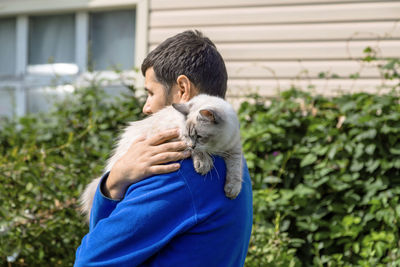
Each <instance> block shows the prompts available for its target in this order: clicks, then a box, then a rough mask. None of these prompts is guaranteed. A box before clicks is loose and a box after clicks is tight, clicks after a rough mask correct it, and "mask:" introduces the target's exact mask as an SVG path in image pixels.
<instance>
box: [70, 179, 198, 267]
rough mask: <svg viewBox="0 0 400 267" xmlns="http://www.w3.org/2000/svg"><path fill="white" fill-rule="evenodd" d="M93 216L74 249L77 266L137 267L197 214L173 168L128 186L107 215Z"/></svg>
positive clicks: (183, 228)
mask: <svg viewBox="0 0 400 267" xmlns="http://www.w3.org/2000/svg"><path fill="white" fill-rule="evenodd" d="M99 193H100V192H99V190H98V192H97V193H96V195H98V194H99ZM96 199H98V196H97V197H96ZM98 204H101V203H97V202H94V207H93V208H94V210H96V205H98ZM103 204H104V203H103ZM108 204H110V203H108ZM103 211H104V210H103ZM96 216H99V215H94V217H96ZM100 217H103V218H102V219H99V218H100ZM95 220H96V222H94V223H93V225H92V226H93V227H92V228H91V230H90V232H89V233H88V234H87V235H86V236H85V237H84V238H83V240H82V243H81V245H80V247H79V248H78V250H77V252H76V261H75V266H89V265H90V266H119V267H120V266H137V265H139V264H141V263H143V262H144V261H146V260H147V259H148V258H149V257H151V256H152V255H154V254H155V253H156V252H157V251H159V250H160V249H161V248H162V247H163V246H164V245H165V244H167V243H168V242H169V241H170V240H171V239H172V238H173V237H175V236H176V235H178V234H180V233H182V232H184V231H186V230H187V229H189V228H190V227H191V226H193V225H194V224H195V223H196V212H195V209H194V205H193V201H192V196H191V193H190V191H189V190H188V187H187V185H186V183H185V181H184V179H182V177H181V176H180V175H179V173H178V172H174V173H171V174H165V175H157V176H154V177H150V178H148V179H145V180H143V181H141V182H138V183H136V184H134V185H132V186H131V187H129V189H128V191H127V193H126V195H125V198H124V199H123V200H122V201H120V202H116V203H115V207H113V208H112V209H111V210H110V214H109V215H108V216H107V214H106V213H105V214H102V215H100V216H99V217H98V218H96V219H95Z"/></svg>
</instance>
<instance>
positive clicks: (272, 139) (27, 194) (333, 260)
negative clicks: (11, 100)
mask: <svg viewBox="0 0 400 267" xmlns="http://www.w3.org/2000/svg"><path fill="white" fill-rule="evenodd" d="M109 99H110V97H108V96H106V95H105V94H104V93H103V92H102V90H101V89H100V88H98V87H97V86H92V87H88V88H80V89H78V90H77V91H76V92H75V93H74V94H73V95H72V96H71V98H69V99H66V100H65V101H64V102H63V103H61V104H59V105H57V106H56V109H55V110H54V111H52V112H51V114H47V115H46V114H42V115H31V116H27V117H23V118H21V119H20V121H19V126H17V123H15V122H12V121H3V122H2V124H1V127H2V130H1V132H0V216H1V218H2V219H1V221H0V265H7V264H8V265H9V266H44V265H48V266H72V264H73V261H74V253H75V250H76V248H77V246H78V245H79V243H80V240H81V238H82V237H83V235H84V234H85V233H86V232H87V230H88V229H87V226H86V225H85V224H84V223H83V220H82V215H81V214H80V213H79V210H78V204H77V199H78V197H79V195H80V192H81V191H82V189H83V187H84V185H85V184H86V183H87V182H88V181H89V180H91V179H92V178H93V177H96V176H98V175H99V174H101V171H102V168H103V166H104V164H105V160H106V158H107V156H108V155H109V153H110V151H111V147H112V144H113V140H114V138H115V136H117V134H118V130H119V129H120V128H121V127H122V126H123V125H124V123H126V122H127V121H129V120H135V119H139V118H141V117H140V116H141V115H140V112H141V106H142V104H143V101H142V100H140V99H136V98H134V97H132V96H125V97H122V98H120V99H118V100H113V101H110V100H109ZM399 100H400V99H399V97H398V96H396V95H394V94H391V95H382V96H378V95H369V94H354V95H343V96H341V97H337V98H333V99H327V98H324V97H311V96H310V95H308V94H306V93H301V92H300V91H297V90H290V91H287V92H285V93H283V94H282V95H281V96H280V97H279V98H277V99H274V100H272V102H271V104H270V105H265V104H264V102H263V101H261V99H260V98H258V97H257V96H254V97H252V98H251V101H250V102H251V103H249V102H245V103H243V104H242V105H241V107H240V110H239V117H240V122H241V129H242V130H243V131H242V137H243V147H244V151H245V157H246V159H247V163H248V166H249V169H250V172H251V177H252V180H253V189H254V227H253V234H252V239H251V244H250V247H249V253H248V257H247V259H246V266H380V265H381V266H399V265H400V250H399V247H400V243H399V240H400V239H399V226H400V222H399V219H400V204H399V197H400V186H399V185H400V140H399V138H400V133H399V131H400V107H399ZM13 256H14V257H13Z"/></svg>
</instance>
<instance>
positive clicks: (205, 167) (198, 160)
mask: <svg viewBox="0 0 400 267" xmlns="http://www.w3.org/2000/svg"><path fill="white" fill-rule="evenodd" d="M192 158H193V166H194V169H195V170H196V172H197V173H200V174H201V175H205V174H206V173H208V172H209V171H210V170H211V168H212V167H213V161H212V159H211V157H210V156H208V155H205V154H193V155H192Z"/></svg>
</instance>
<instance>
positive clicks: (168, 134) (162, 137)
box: [148, 129, 179, 146]
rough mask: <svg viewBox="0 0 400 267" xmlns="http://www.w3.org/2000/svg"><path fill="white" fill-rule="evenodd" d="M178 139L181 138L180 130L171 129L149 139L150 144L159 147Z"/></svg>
mask: <svg viewBox="0 0 400 267" xmlns="http://www.w3.org/2000/svg"><path fill="white" fill-rule="evenodd" d="M177 137H179V129H171V130H167V131H164V132H161V133H158V134H156V135H155V136H152V137H151V138H149V139H148V143H149V144H150V145H152V146H158V145H159V144H162V143H165V142H166V141H169V140H171V139H174V138H177Z"/></svg>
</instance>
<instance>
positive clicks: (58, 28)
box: [28, 14, 75, 65]
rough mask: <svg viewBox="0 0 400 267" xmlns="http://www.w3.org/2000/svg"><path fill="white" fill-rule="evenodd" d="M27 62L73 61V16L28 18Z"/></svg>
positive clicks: (33, 63)
mask: <svg viewBox="0 0 400 267" xmlns="http://www.w3.org/2000/svg"><path fill="white" fill-rule="evenodd" d="M28 55H29V56H28V57H29V59H28V64H29V65H37V64H49V63H74V62H75V16H74V15H73V14H68V15H52V16H34V17H30V18H29V53H28Z"/></svg>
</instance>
